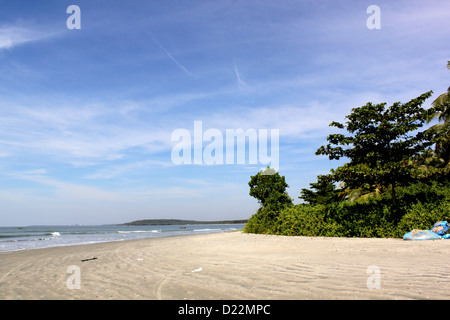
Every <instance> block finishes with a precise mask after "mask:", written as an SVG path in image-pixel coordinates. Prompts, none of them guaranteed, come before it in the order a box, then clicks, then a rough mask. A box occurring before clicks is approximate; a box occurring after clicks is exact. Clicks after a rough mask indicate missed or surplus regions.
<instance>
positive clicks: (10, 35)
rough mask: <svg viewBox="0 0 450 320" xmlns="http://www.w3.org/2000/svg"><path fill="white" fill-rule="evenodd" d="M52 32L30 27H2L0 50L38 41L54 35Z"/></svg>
mask: <svg viewBox="0 0 450 320" xmlns="http://www.w3.org/2000/svg"><path fill="white" fill-rule="evenodd" d="M54 34H55V33H54V32H45V31H41V30H38V29H37V28H35V27H31V26H27V27H25V26H22V25H21V24H20V23H16V25H3V26H1V27H0V50H2V49H11V48H12V47H15V46H17V45H21V44H24V43H27V42H32V41H38V40H41V39H45V38H48V37H50V36H52V35H54Z"/></svg>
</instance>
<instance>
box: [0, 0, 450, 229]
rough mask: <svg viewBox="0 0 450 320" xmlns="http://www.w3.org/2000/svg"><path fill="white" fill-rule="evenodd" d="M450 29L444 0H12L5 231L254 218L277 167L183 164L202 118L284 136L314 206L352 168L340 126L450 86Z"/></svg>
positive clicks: (292, 168) (290, 165)
mask: <svg viewBox="0 0 450 320" xmlns="http://www.w3.org/2000/svg"><path fill="white" fill-rule="evenodd" d="M72 4H74V5H78V6H79V8H80V10H81V29H80V30H77V29H73V30H70V29H68V28H67V25H66V21H67V19H68V18H69V16H70V14H68V13H66V9H67V7H68V6H69V5H72ZM373 4H375V5H377V6H379V7H380V9H381V15H380V17H381V29H378V30H377V29H375V30H370V29H368V28H367V26H366V21H367V19H368V18H369V17H370V14H368V13H367V12H366V10H367V8H368V7H369V6H370V5H373ZM449 21H450V3H449V2H448V1H436V0H431V1H409V0H408V1H375V2H374V1H312V0H311V1H307V0H299V1H284V0H283V1H265V0H260V1H251V0H250V1H249V0H246V1H239V0H234V1H227V0H220V1H219V0H214V1H184V0H169V1H124V0H115V1H111V0H108V1H100V0H97V1H84V0H71V1H62V0H57V1H51V0H46V1H20V0H2V1H1V2H0V84H1V85H0V225H3V226H7V225H31V224H104V223H105V224H106V223H123V222H127V221H131V220H136V219H145V218H182V219H199V220H223V219H243V218H248V217H250V215H251V214H253V213H254V212H255V210H256V209H257V208H258V204H257V201H256V199H254V198H251V197H250V196H249V195H248V192H249V188H248V184H247V183H248V181H249V180H250V175H254V174H256V173H257V172H258V171H259V170H260V168H261V167H263V165H260V164H257V165H253V164H248V163H247V164H225V165H204V164H203V165H194V164H191V165H187V164H186V165H175V164H174V163H173V162H172V160H171V151H172V148H173V147H174V143H173V142H172V141H171V134H172V132H173V131H174V130H176V129H179V128H183V129H187V130H189V131H190V132H193V128H194V121H202V125H203V130H206V129H209V128H214V129H218V130H220V131H222V132H225V130H226V129H238V128H241V129H244V130H247V129H255V130H259V129H268V130H270V129H278V130H279V144H280V149H279V172H280V174H281V175H284V176H286V180H287V182H288V184H289V186H290V188H289V189H288V192H289V194H290V196H291V197H292V198H293V199H294V201H295V203H298V202H299V199H298V196H299V192H300V190H301V189H302V188H306V187H308V186H309V183H311V182H314V181H315V179H316V176H317V175H318V174H323V173H327V172H328V171H329V170H330V169H331V168H335V167H336V166H338V165H339V162H335V161H330V160H328V159H327V158H325V157H319V156H315V155H314V152H315V151H316V150H317V148H318V147H320V146H321V145H323V144H325V143H326V136H327V135H328V134H329V133H331V128H329V127H328V125H329V123H330V122H331V121H333V120H334V121H343V120H344V117H345V115H347V114H348V113H349V112H350V110H351V109H352V108H354V107H359V106H362V105H364V104H365V103H367V102H369V101H371V102H374V103H378V102H387V103H388V104H390V103H393V102H396V101H401V102H406V101H408V100H410V99H412V98H415V97H417V96H418V95H420V94H422V93H424V92H426V91H428V90H433V91H434V95H433V97H432V98H431V99H430V100H429V101H427V102H426V104H428V105H429V104H430V103H431V101H432V100H433V98H435V97H436V96H437V95H438V94H440V93H443V92H445V91H446V90H447V87H448V85H449V84H448V80H449V76H450V73H449V72H448V70H447V69H446V62H447V60H449V59H450V56H449V53H450V41H449V39H450V23H449Z"/></svg>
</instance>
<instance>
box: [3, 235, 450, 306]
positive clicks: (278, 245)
mask: <svg viewBox="0 0 450 320" xmlns="http://www.w3.org/2000/svg"><path fill="white" fill-rule="evenodd" d="M449 241H450V240H448V241H447V240H439V241H403V240H402V239H359V238H358V239H357V238H310V237H283V236H270V235H254V234H244V233H241V232H230V233H216V234H204V235H191V236H177V237H167V238H154V239H147V240H133V241H121V242H108V243H99V244H90V245H81V246H67V247H55V248H47V249H35V250H26V251H15V252H3V253H0V299H38V300H40V299H64V300H65V299H164V300H172V299H181V300H182V299H270V300H272V299H273V300H276V299H302V300H303V299H343V300H347V299H448V293H449V289H448V288H449V284H450V280H449V277H448V266H449V264H450V242H449ZM74 270H75V271H74ZM76 277H78V279H79V289H78V288H77V286H76V284H77V281H76Z"/></svg>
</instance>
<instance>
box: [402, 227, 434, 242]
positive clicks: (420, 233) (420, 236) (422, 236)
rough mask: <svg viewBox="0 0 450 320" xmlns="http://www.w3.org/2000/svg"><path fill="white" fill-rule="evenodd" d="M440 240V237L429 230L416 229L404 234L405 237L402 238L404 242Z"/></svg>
mask: <svg viewBox="0 0 450 320" xmlns="http://www.w3.org/2000/svg"><path fill="white" fill-rule="evenodd" d="M441 238H442V237H441V236H440V235H438V234H437V233H434V232H432V231H430V230H417V229H414V230H413V231H411V232H408V233H405V235H404V236H403V239H404V240H438V239H441Z"/></svg>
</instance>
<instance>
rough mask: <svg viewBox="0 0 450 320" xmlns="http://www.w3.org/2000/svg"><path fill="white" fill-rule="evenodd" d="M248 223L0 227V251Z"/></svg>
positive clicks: (225, 228) (185, 232)
mask: <svg viewBox="0 0 450 320" xmlns="http://www.w3.org/2000/svg"><path fill="white" fill-rule="evenodd" d="M244 225H245V224H202V225H151V226H124V225H101V226H79V225H76V226H27V227H0V252H2V251H16V250H27V249H39V248H49V247H57V246H70V245H81V244H91V243H99V242H109V241H125V240H137V239H146V238H156V237H169V236H181V235H192V234H204V233H214V232H227V231H234V230H242V229H243V228H244Z"/></svg>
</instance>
